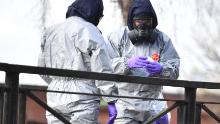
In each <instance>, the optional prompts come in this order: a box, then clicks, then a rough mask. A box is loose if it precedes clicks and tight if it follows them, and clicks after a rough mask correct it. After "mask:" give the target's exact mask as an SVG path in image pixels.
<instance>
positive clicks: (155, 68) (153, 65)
mask: <svg viewBox="0 0 220 124" xmlns="http://www.w3.org/2000/svg"><path fill="white" fill-rule="evenodd" d="M145 67H146V69H147V70H148V72H149V73H150V75H155V74H159V73H160V72H161V71H162V69H163V67H162V65H161V64H160V63H158V62H151V61H147V65H146V66H145Z"/></svg>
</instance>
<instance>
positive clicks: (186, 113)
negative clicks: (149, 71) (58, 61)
mask: <svg viewBox="0 0 220 124" xmlns="http://www.w3.org/2000/svg"><path fill="white" fill-rule="evenodd" d="M0 71H4V72H5V73H6V77H5V84H1V85H0V123H1V124H17V123H18V124H24V123H25V105H26V104H25V103H26V96H28V97H30V98H31V99H33V100H34V101H35V102H36V103H37V104H39V105H40V106H41V107H43V108H44V109H46V110H47V111H49V112H50V113H52V114H53V115H54V116H56V117H57V118H58V119H60V120H61V121H62V122H64V123H65V124H70V122H68V120H66V119H65V118H64V117H63V116H62V115H60V114H59V113H57V112H56V111H55V110H53V109H52V108H51V107H49V106H48V105H47V104H46V103H45V102H43V101H42V100H41V99H39V98H38V97H37V96H35V95H34V94H33V93H32V91H42V92H57V93H69V94H82V95H96V96H110V97H120V98H130V99H147V100H160V101H164V100H165V99H153V98H142V97H129V96H112V95H101V94H89V93H81V92H62V91H49V90H47V89H46V88H43V89H42V87H38V86H22V85H19V74H20V73H26V74H40V75H52V76H62V77H75V78H84V79H95V80H107V81H117V82H118V83H120V82H128V83H133V84H148V85H160V86H172V87H183V88H185V93H184V96H185V97H184V100H173V99H166V101H174V102H175V103H174V104H173V105H171V106H170V107H169V108H167V109H166V110H164V111H162V112H161V113H159V114H158V115H157V116H155V117H153V118H150V119H149V120H147V121H146V122H145V124H151V123H152V122H154V121H155V120H156V119H158V118H160V117H161V116H163V115H165V114H166V113H168V112H169V111H172V110H173V109H175V108H177V109H178V112H177V114H178V115H177V122H178V124H200V123H201V110H202V109H203V110H204V111H206V112H207V113H208V114H209V115H210V116H211V117H212V118H213V119H215V120H216V121H217V122H219V123H220V118H219V117H218V116H217V115H216V114H215V113H214V112H212V111H211V110H210V109H209V108H208V107H207V106H206V104H220V103H217V102H202V101H196V90H197V89H198V88H205V89H220V83H214V82H197V81H185V80H170V79H160V78H147V77H137V76H125V75H116V74H105V73H95V72H83V71H73V70H63V69H52V68H43V67H34V66H24V65H13V64H7V63H0Z"/></svg>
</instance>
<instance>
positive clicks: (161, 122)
mask: <svg viewBox="0 0 220 124" xmlns="http://www.w3.org/2000/svg"><path fill="white" fill-rule="evenodd" d="M154 124H169V119H168V115H167V114H166V115H164V116H162V117H160V119H158V120H156V121H155V123H154Z"/></svg>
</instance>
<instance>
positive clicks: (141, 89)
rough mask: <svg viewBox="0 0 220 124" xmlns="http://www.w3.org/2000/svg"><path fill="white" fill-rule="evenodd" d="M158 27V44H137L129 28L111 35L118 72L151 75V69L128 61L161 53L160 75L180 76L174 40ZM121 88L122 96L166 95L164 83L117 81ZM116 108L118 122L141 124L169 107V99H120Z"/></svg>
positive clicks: (148, 96) (168, 76) (114, 61)
mask: <svg viewBox="0 0 220 124" xmlns="http://www.w3.org/2000/svg"><path fill="white" fill-rule="evenodd" d="M155 30H156V32H157V34H158V37H157V38H156V40H155V41H154V43H149V42H143V43H140V44H137V45H133V44H132V42H131V41H130V39H129V37H128V31H129V30H128V28H127V27H125V28H122V29H120V30H117V31H115V32H113V33H111V34H110V35H109V36H108V37H107V38H108V43H109V44H108V45H109V47H108V48H109V53H110V56H111V58H112V66H113V70H114V73H117V74H124V75H134V76H142V77H147V76H149V72H148V71H147V70H146V69H145V68H133V69H129V68H128V67H127V64H126V63H127V60H128V59H129V58H131V57H135V56H146V57H151V56H152V54H154V53H157V54H159V55H160V57H159V63H160V64H162V66H163V70H162V72H161V74H160V75H157V77H163V78H170V79H177V77H178V75H179V64H180V63H179V56H178V54H177V52H176V50H175V48H174V46H173V45H172V42H171V39H170V38H169V37H168V36H167V35H165V34H164V33H162V32H161V31H159V30H157V29H155ZM117 87H118V93H119V95H123V96H135V97H145V98H163V95H162V86H157V85H143V84H131V83H117ZM116 108H117V111H118V114H117V118H116V120H115V124H141V123H143V122H144V121H146V120H147V119H149V117H151V116H154V115H156V114H158V113H159V112H160V111H162V110H164V109H166V108H167V105H166V102H165V101H156V100H153V101H149V100H140V99H124V98H119V99H118V101H117V102H116Z"/></svg>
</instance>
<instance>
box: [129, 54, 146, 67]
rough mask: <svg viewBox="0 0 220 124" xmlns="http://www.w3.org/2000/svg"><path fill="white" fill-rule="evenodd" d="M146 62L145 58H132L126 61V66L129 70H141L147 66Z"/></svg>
mask: <svg viewBox="0 0 220 124" xmlns="http://www.w3.org/2000/svg"><path fill="white" fill-rule="evenodd" d="M146 60H147V57H141V56H137V57H132V58H130V59H128V61H127V65H128V67H129V68H143V67H145V66H146V64H147V61H146Z"/></svg>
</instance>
